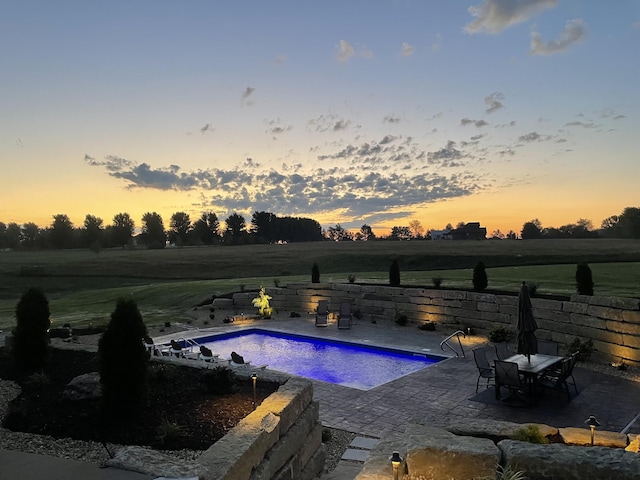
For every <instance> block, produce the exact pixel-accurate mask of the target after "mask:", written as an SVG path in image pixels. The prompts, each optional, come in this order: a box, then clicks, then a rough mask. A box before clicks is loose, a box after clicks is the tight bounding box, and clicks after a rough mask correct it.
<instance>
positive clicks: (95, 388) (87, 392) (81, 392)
mask: <svg viewBox="0 0 640 480" xmlns="http://www.w3.org/2000/svg"><path fill="white" fill-rule="evenodd" d="M101 396H102V385H101V384H100V374H99V373H98V372H91V373H85V374H84V375H79V376H77V377H76V378H74V379H73V380H71V381H70V382H69V384H68V385H67V386H66V387H65V389H64V392H62V397H63V398H66V399H68V400H74V401H76V400H89V399H93V398H100V397H101Z"/></svg>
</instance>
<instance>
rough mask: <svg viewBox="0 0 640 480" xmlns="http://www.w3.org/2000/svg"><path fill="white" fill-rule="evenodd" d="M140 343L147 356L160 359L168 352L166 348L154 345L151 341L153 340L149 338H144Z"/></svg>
mask: <svg viewBox="0 0 640 480" xmlns="http://www.w3.org/2000/svg"><path fill="white" fill-rule="evenodd" d="M142 343H143V345H144V348H146V349H147V353H148V354H149V356H154V355H155V356H157V357H161V356H163V355H165V354H166V353H168V351H169V349H168V347H166V346H164V345H156V344H155V343H154V341H153V338H151V337H145V339H144V341H143V342H142Z"/></svg>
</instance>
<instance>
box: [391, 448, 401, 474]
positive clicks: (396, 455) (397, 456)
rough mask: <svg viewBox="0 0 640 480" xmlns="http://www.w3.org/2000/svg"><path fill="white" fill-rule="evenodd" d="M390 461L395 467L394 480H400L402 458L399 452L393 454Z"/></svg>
mask: <svg viewBox="0 0 640 480" xmlns="http://www.w3.org/2000/svg"><path fill="white" fill-rule="evenodd" d="M389 461H390V462H391V465H393V480H398V468H399V467H400V464H401V463H402V457H401V456H400V453H399V452H393V454H392V455H391V456H390V457H389Z"/></svg>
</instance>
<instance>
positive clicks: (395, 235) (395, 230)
mask: <svg viewBox="0 0 640 480" xmlns="http://www.w3.org/2000/svg"><path fill="white" fill-rule="evenodd" d="M389 240H411V229H410V228H409V227H392V228H391V235H389Z"/></svg>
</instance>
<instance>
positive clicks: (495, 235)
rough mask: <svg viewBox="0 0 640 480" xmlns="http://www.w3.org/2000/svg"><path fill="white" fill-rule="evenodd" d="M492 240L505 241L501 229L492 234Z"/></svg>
mask: <svg viewBox="0 0 640 480" xmlns="http://www.w3.org/2000/svg"><path fill="white" fill-rule="evenodd" d="M490 238H492V239H494V240H503V239H504V233H502V232H501V231H500V229H497V230H494V231H493V232H492V233H491V237H490Z"/></svg>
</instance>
